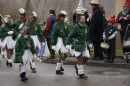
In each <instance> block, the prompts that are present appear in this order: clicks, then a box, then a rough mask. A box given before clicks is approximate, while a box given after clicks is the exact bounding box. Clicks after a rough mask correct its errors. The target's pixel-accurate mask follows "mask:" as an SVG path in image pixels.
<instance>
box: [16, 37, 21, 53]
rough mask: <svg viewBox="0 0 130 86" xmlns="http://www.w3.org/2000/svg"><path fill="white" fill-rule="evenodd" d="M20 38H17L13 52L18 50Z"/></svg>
mask: <svg viewBox="0 0 130 86" xmlns="http://www.w3.org/2000/svg"><path fill="white" fill-rule="evenodd" d="M20 46H21V44H20V38H18V40H17V41H16V44H15V52H16V53H17V52H20Z"/></svg>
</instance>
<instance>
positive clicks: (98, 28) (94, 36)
mask: <svg viewBox="0 0 130 86" xmlns="http://www.w3.org/2000/svg"><path fill="white" fill-rule="evenodd" d="M90 4H91V6H92V9H93V15H92V19H91V24H90V28H89V31H90V40H91V41H92V42H93V45H94V58H93V59H95V60H103V54H102V48H101V46H100V44H101V42H102V41H103V39H102V35H103V31H104V29H103V13H102V10H101V9H100V8H99V4H98V0H92V1H91V3H90Z"/></svg>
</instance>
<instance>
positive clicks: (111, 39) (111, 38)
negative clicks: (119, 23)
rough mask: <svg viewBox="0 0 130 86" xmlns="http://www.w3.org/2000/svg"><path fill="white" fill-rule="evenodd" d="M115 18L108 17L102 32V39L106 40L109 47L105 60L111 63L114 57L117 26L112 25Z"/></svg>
mask: <svg viewBox="0 0 130 86" xmlns="http://www.w3.org/2000/svg"><path fill="white" fill-rule="evenodd" d="M114 24H115V18H114V17H111V18H109V19H108V26H107V27H106V29H105V31H104V33H103V39H104V40H105V41H107V42H108V44H109V48H108V49H107V60H106V61H105V62H108V63H113V62H114V59H115V52H116V51H115V50H116V48H115V47H116V46H115V45H116V35H117V27H115V26H114Z"/></svg>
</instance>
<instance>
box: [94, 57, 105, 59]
mask: <svg viewBox="0 0 130 86" xmlns="http://www.w3.org/2000/svg"><path fill="white" fill-rule="evenodd" d="M95 60H104V59H103V58H99V57H97V58H96V59H95Z"/></svg>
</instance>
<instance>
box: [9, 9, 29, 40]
mask: <svg viewBox="0 0 130 86" xmlns="http://www.w3.org/2000/svg"><path fill="white" fill-rule="evenodd" d="M26 23H27V19H26V18H25V10H24V9H23V8H20V9H19V19H17V20H15V21H14V22H13V23H12V24H11V26H10V28H13V29H14V35H13V39H14V40H15V41H16V39H17V37H18V36H20V30H21V28H22V27H23V26H24V25H25V24H26Z"/></svg>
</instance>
